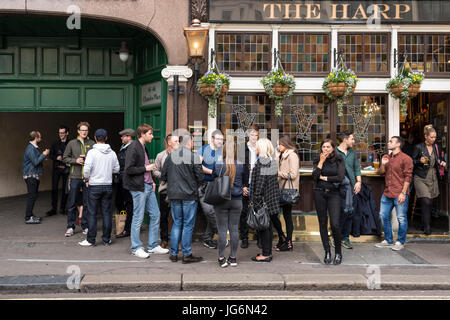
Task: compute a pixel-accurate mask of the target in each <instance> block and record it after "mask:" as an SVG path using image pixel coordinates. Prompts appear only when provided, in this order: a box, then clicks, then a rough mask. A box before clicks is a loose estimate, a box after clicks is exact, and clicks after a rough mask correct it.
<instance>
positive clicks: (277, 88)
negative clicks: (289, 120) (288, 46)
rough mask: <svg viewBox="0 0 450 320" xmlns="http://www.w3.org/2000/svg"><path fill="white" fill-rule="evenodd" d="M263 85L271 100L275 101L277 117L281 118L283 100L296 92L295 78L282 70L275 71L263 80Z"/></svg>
mask: <svg viewBox="0 0 450 320" xmlns="http://www.w3.org/2000/svg"><path fill="white" fill-rule="evenodd" d="M261 83H262V85H263V86H264V90H265V91H266V93H267V95H268V96H269V98H270V99H273V100H275V115H276V116H277V117H280V116H281V114H282V112H283V100H284V99H286V98H287V97H289V96H291V95H292V93H293V92H294V89H295V80H294V77H293V76H291V75H290V74H287V73H285V72H284V71H283V70H282V69H274V70H272V71H270V72H269V73H268V74H267V75H266V76H265V77H264V78H262V80H261Z"/></svg>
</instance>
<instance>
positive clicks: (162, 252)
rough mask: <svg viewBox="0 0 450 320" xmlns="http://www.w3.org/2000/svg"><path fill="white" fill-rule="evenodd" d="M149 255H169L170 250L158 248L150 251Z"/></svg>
mask: <svg viewBox="0 0 450 320" xmlns="http://www.w3.org/2000/svg"><path fill="white" fill-rule="evenodd" d="M148 253H154V254H166V253H169V249H164V248H161V246H156V247H154V248H153V249H152V250H150V251H149V252H148Z"/></svg>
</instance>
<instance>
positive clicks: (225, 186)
mask: <svg viewBox="0 0 450 320" xmlns="http://www.w3.org/2000/svg"><path fill="white" fill-rule="evenodd" d="M227 200H231V186H230V177H229V176H221V175H219V177H217V178H216V179H214V180H213V181H210V182H209V183H208V185H207V186H206V190H205V198H204V200H203V201H204V202H206V203H207V204H210V205H217V204H221V203H223V202H225V201H227Z"/></svg>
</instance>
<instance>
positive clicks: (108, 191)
mask: <svg viewBox="0 0 450 320" xmlns="http://www.w3.org/2000/svg"><path fill="white" fill-rule="evenodd" d="M111 200H112V186H111V185H103V186H89V209H88V225H89V231H88V234H87V241H88V242H89V243H92V244H95V238H96V237H97V209H98V205H99V204H101V208H102V225H103V227H102V230H103V235H102V240H103V242H104V243H108V242H109V241H110V240H111V228H112V216H111Z"/></svg>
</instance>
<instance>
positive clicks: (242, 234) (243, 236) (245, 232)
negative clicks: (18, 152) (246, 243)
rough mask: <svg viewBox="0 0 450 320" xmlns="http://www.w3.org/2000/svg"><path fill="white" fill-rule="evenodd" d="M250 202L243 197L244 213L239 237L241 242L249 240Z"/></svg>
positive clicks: (240, 223) (242, 213)
mask: <svg viewBox="0 0 450 320" xmlns="http://www.w3.org/2000/svg"><path fill="white" fill-rule="evenodd" d="M249 202H250V200H249V199H248V197H244V196H243V197H242V211H241V218H240V221H239V235H240V237H241V240H244V239H246V240H248V225H247V215H248V204H249Z"/></svg>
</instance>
